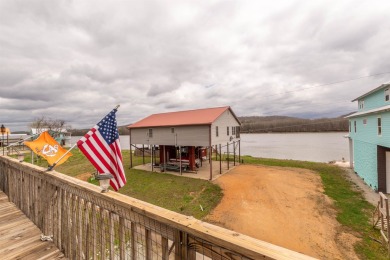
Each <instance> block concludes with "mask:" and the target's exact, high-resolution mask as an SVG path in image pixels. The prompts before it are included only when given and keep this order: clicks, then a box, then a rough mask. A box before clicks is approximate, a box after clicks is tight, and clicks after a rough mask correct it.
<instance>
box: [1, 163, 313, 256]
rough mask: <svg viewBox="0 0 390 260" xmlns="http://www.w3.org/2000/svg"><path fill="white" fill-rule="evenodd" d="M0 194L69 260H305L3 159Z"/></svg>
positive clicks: (278, 249)
mask: <svg viewBox="0 0 390 260" xmlns="http://www.w3.org/2000/svg"><path fill="white" fill-rule="evenodd" d="M127 185H131V183H128V184H127ZM0 189H1V190H3V191H4V192H5V193H6V194H7V195H8V197H9V199H10V201H11V202H13V203H15V204H16V205H17V207H18V208H20V209H21V210H22V211H23V212H24V213H25V214H26V216H27V217H28V218H30V219H31V220H32V221H33V222H34V223H35V224H36V225H37V226H38V227H39V228H40V229H41V231H42V232H43V234H44V235H52V236H53V239H54V243H55V244H56V246H57V247H58V248H59V249H60V250H61V251H62V252H64V254H65V256H66V257H68V258H69V259H312V258H311V257H308V256H305V255H302V254H299V253H297V252H294V251H291V250H288V249H285V248H282V247H278V246H275V245H272V244H269V243H267V242H264V241H260V240H256V239H253V238H251V237H248V236H245V235H242V234H239V233H236V232H233V231H230V230H227V229H224V228H221V227H217V226H214V225H211V224H208V223H205V222H202V221H200V220H197V219H195V218H193V217H188V216H184V215H181V214H178V213H175V212H172V211H169V210H166V209H163V208H160V207H157V206H154V205H151V204H148V203H145V202H143V201H140V200H137V199H134V198H131V197H128V196H124V195H122V194H119V193H116V192H112V191H111V192H108V193H101V192H100V188H99V187H97V186H95V185H92V184H90V183H87V182H84V181H81V180H78V179H75V178H72V177H69V176H66V175H64V174H61V173H59V172H56V171H52V172H46V169H44V168H41V167H38V166H34V165H31V164H28V163H19V162H18V161H17V160H15V159H12V158H9V157H5V156H0ZM259 217H261V216H259Z"/></svg>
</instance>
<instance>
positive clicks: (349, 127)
mask: <svg viewBox="0 0 390 260" xmlns="http://www.w3.org/2000/svg"><path fill="white" fill-rule="evenodd" d="M349 132H351V121H349Z"/></svg>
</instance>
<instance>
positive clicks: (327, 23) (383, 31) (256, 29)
mask: <svg viewBox="0 0 390 260" xmlns="http://www.w3.org/2000/svg"><path fill="white" fill-rule="evenodd" d="M389 10H390V1H388V0H384V1H357V0H351V1H292V0H291V1H243V0H240V1H210V0H207V1H183V0H170V1H96V0H93V1H60V0H57V1H52V0H46V1H35V0H34V1H33V0H29V1H18V0H0V123H2V124H4V125H6V126H8V127H10V128H11V131H12V130H14V131H16V130H27V126H28V124H29V123H30V122H31V121H33V120H34V119H35V118H37V117H40V116H46V117H51V118H57V119H64V120H66V121H67V122H68V123H69V124H70V125H72V127H73V128H89V127H92V126H93V125H94V124H96V123H97V122H98V121H99V120H100V119H101V117H103V116H104V115H105V114H107V113H108V112H109V111H110V110H111V109H112V108H114V107H115V106H116V105H117V104H120V105H121V107H120V109H119V110H118V113H117V119H118V124H119V125H123V124H128V123H132V122H135V121H137V120H139V119H141V118H143V117H145V116H148V115H150V114H153V113H161V112H168V111H176V110H187V109H195V108H204V107H216V106H226V105H228V106H231V107H232V108H233V110H234V111H235V113H236V114H237V115H238V116H249V115H259V116H261V115H287V116H300V117H306V118H318V117H333V116H340V115H343V114H346V113H349V112H352V111H354V110H356V108H357V104H356V103H352V102H351V100H352V99H354V98H356V97H357V96H359V95H361V94H363V93H365V92H367V91H369V90H371V89H373V88H375V87H377V86H379V85H380V84H382V83H386V82H389V81H390V19H389V16H388V11H389ZM378 74H380V75H378ZM370 75H373V76H370ZM337 82H339V83H337ZM332 83H335V84H332Z"/></svg>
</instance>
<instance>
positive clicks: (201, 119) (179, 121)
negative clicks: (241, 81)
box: [128, 106, 239, 128]
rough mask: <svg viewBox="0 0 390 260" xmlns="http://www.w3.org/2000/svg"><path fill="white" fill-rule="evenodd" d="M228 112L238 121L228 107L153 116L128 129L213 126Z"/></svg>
mask: <svg viewBox="0 0 390 260" xmlns="http://www.w3.org/2000/svg"><path fill="white" fill-rule="evenodd" d="M226 110H230V111H231V113H232V115H233V116H234V117H235V118H236V119H237V117H236V116H235V115H234V113H233V111H232V110H231V109H230V107H229V106H227V107H215V108H204V109H196V110H187V111H177V112H169V113H161V114H153V115H150V116H148V117H145V118H144V119H142V120H140V121H138V122H136V123H134V124H132V125H129V126H128V128H142V127H159V126H184V125H211V124H212V123H213V122H214V121H215V120H216V119H217V118H218V117H219V116H220V115H222V113H223V112H225V111H226ZM237 121H238V119H237ZM238 122H239V121H238Z"/></svg>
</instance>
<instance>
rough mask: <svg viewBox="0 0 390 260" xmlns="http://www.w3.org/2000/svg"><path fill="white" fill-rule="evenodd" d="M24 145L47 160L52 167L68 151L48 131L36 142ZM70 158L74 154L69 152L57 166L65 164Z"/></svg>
mask: <svg viewBox="0 0 390 260" xmlns="http://www.w3.org/2000/svg"><path fill="white" fill-rule="evenodd" d="M24 144H25V145H27V146H28V147H30V149H31V150H32V151H33V152H34V153H36V154H38V155H40V156H42V157H43V158H45V159H46V160H47V162H48V163H49V164H50V165H53V164H54V163H55V162H57V160H58V159H60V158H61V156H62V155H63V154H65V153H66V152H67V150H66V149H64V148H62V147H61V146H60V145H59V144H58V143H57V141H56V140H54V139H53V137H51V136H50V135H49V133H48V132H47V131H46V132H43V133H41V135H40V136H39V137H38V138H37V139H36V140H34V141H31V142H24ZM70 156H72V154H71V153H70V152H69V153H68V154H67V155H65V156H64V157H63V158H62V159H61V161H59V162H57V164H56V166H57V165H60V164H62V163H64V162H65V161H66V160H67V159H68V158H69V157H70Z"/></svg>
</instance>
